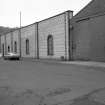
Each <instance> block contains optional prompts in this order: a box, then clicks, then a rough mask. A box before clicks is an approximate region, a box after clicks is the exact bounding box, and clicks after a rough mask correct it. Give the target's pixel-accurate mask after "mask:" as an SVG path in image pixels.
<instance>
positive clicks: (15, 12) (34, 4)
mask: <svg viewBox="0 0 105 105" xmlns="http://www.w3.org/2000/svg"><path fill="white" fill-rule="evenodd" d="M90 1H91V0H0V26H6V27H19V12H20V11H21V14H22V16H21V19H22V26H26V25H28V24H32V23H34V22H37V21H40V20H43V19H45V18H48V17H51V16H53V15H56V14H59V13H62V12H64V11H66V10H72V11H74V14H76V13H77V12H78V11H80V10H81V9H82V8H83V7H84V6H85V5H86V4H88V3H89V2H90Z"/></svg>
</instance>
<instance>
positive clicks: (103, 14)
mask: <svg viewBox="0 0 105 105" xmlns="http://www.w3.org/2000/svg"><path fill="white" fill-rule="evenodd" d="M100 16H105V12H101V13H99V14H96V15H92V16H87V17H83V18H78V19H77V20H76V22H79V21H82V20H86V19H90V18H96V17H100Z"/></svg>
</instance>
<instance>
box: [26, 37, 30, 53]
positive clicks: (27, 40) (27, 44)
mask: <svg viewBox="0 0 105 105" xmlns="http://www.w3.org/2000/svg"><path fill="white" fill-rule="evenodd" d="M29 53H30V52H29V39H26V54H27V55H28V54H29Z"/></svg>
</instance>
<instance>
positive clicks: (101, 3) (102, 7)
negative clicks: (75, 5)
mask: <svg viewBox="0 0 105 105" xmlns="http://www.w3.org/2000/svg"><path fill="white" fill-rule="evenodd" d="M100 13H101V14H102V13H105V0H92V1H91V2H90V3H89V4H88V5H87V6H85V7H84V8H83V9H82V10H81V11H80V12H78V13H77V14H76V15H75V16H74V18H76V19H81V18H86V17H89V16H94V15H97V14H100Z"/></svg>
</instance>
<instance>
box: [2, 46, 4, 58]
mask: <svg viewBox="0 0 105 105" xmlns="http://www.w3.org/2000/svg"><path fill="white" fill-rule="evenodd" d="M2 53H3V56H4V44H2Z"/></svg>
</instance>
